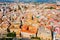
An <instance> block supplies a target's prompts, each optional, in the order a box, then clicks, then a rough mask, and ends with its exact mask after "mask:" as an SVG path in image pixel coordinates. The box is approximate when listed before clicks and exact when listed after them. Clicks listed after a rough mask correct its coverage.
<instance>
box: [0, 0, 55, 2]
mask: <svg viewBox="0 0 60 40" xmlns="http://www.w3.org/2000/svg"><path fill="white" fill-rule="evenodd" d="M1 1H14V0H0V2H1ZM19 1H23V2H55V1H56V0H19Z"/></svg>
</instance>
